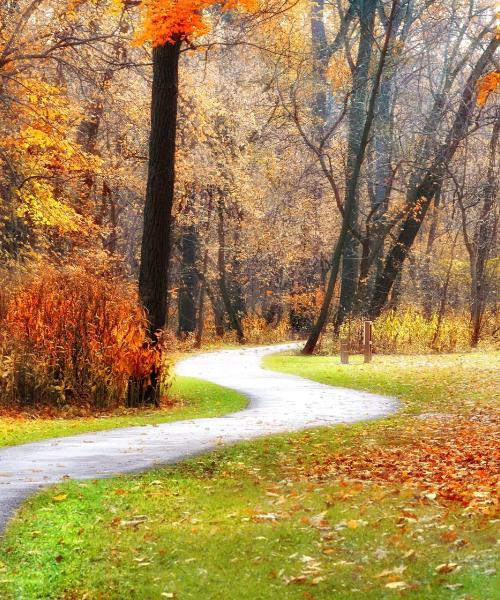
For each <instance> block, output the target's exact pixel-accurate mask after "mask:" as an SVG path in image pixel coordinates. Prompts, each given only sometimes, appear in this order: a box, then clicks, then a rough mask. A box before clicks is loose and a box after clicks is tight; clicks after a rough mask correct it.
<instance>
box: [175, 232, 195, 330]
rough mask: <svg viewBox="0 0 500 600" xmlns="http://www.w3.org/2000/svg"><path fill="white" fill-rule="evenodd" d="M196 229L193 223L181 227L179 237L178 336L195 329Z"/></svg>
mask: <svg viewBox="0 0 500 600" xmlns="http://www.w3.org/2000/svg"><path fill="white" fill-rule="evenodd" d="M198 244H199V242H198V231H197V229H196V226H195V225H187V226H185V227H183V228H182V232H181V239H180V253H181V265H180V286H179V296H178V307H179V336H181V337H183V336H185V335H187V334H190V333H193V332H194V331H195V329H196V298H197V296H198V276H197V271H196V260H197V255H198Z"/></svg>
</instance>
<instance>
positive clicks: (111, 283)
mask: <svg viewBox="0 0 500 600" xmlns="http://www.w3.org/2000/svg"><path fill="white" fill-rule="evenodd" d="M145 327H146V321H145V316H144V313H143V311H142V309H141V307H140V306H139V304H138V301H137V297H136V293H135V290H134V286H133V285H132V284H130V283H129V282H127V281H124V278H123V277H122V276H119V275H117V274H116V273H113V271H112V269H109V268H101V269H99V268H97V269H96V268H94V267H92V268H90V267H89V265H88V264H87V265H85V264H83V265H79V266H74V267H66V268H63V269H56V268H54V267H50V266H47V267H44V268H41V269H39V271H38V274H37V275H36V276H34V277H31V278H29V279H28V280H25V281H24V283H22V284H21V285H20V286H19V287H18V288H17V289H16V290H15V291H14V292H13V294H12V297H11V299H10V301H8V302H7V303H6V308H5V309H4V315H3V327H2V330H3V335H2V340H1V341H0V344H1V346H2V351H1V353H0V356H1V371H0V399H1V400H2V401H3V402H5V401H9V402H10V403H14V404H17V405H22V406H35V405H44V404H45V405H46V404H50V405H55V406H57V407H63V406H68V405H70V406H79V407H89V408H90V407H93V408H99V409H102V408H110V407H113V406H117V405H118V404H120V403H121V402H123V401H124V399H125V397H126V391H127V384H128V380H129V379H130V378H131V377H132V378H140V377H147V376H148V373H150V372H151V369H152V367H153V366H154V365H155V364H156V363H157V362H158V360H159V355H160V352H159V351H155V350H153V349H151V348H149V347H148V346H147V345H145V344H144V340H145Z"/></svg>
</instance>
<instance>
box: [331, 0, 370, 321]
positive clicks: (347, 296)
mask: <svg viewBox="0 0 500 600" xmlns="http://www.w3.org/2000/svg"><path fill="white" fill-rule="evenodd" d="M377 4H378V2H377V0H366V1H364V2H360V3H359V9H358V10H359V21H360V30H361V33H360V41H359V48H358V56H357V59H356V69H355V71H354V75H353V82H352V88H353V92H352V96H351V106H350V109H349V137H348V153H347V165H346V193H347V190H348V189H349V183H350V180H351V179H352V178H353V177H354V172H355V165H356V161H357V157H358V153H359V148H360V144H361V137H362V135H363V128H364V123H365V121H366V118H367V115H366V102H367V99H368V81H369V66H370V59H371V55H372V45H373V39H374V34H373V29H374V24H375V9H376V6H377ZM356 179H359V175H358V176H357V177H356ZM358 195H359V184H358V181H355V192H354V201H353V208H352V211H351V213H350V217H349V228H351V229H352V228H354V229H356V228H357V223H358ZM359 261H360V256H359V243H358V240H357V239H356V238H355V236H354V235H353V234H352V233H351V232H350V231H349V230H348V231H347V233H346V239H345V243H344V247H343V250H342V281H341V288H340V300H339V307H338V310H337V315H336V318H335V331H337V332H338V330H339V328H340V326H341V325H342V322H343V320H344V319H345V317H346V316H347V315H348V314H349V313H350V311H351V308H352V304H353V300H354V295H355V293H356V287H357V283H358V278H359Z"/></svg>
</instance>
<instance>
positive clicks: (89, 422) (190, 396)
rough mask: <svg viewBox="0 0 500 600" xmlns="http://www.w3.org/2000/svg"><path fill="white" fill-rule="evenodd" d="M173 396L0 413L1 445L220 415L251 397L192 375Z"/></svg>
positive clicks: (178, 382)
mask: <svg viewBox="0 0 500 600" xmlns="http://www.w3.org/2000/svg"><path fill="white" fill-rule="evenodd" d="M169 396H170V398H171V399H172V406H171V407H169V408H165V409H145V410H140V411H139V410H134V411H128V412H127V411H124V412H122V413H120V414H111V415H102V416H98V417H76V418H71V419H62V418H27V417H16V418H13V417H1V416H0V447H1V446H12V445H15V444H25V443H28V442H35V441H37V440H43V439H47V438H52V437H60V436H68V435H77V434H79V433H88V432H89V431H103V430H105V429H116V428H117V427H131V426H134V425H155V424H158V423H168V422H170V421H180V420H181V419H193V418H203V417H216V416H218V415H222V414H226V413H231V412H234V411H236V410H241V409H242V408H244V407H245V406H246V404H247V399H246V398H245V397H243V396H242V395H241V394H238V393H237V392H234V391H233V390H229V389H227V388H223V387H221V386H218V385H215V384H212V383H208V382H206V381H201V380H199V379H194V378H191V377H180V376H175V377H174V379H173V382H172V387H171V388H170V394H169Z"/></svg>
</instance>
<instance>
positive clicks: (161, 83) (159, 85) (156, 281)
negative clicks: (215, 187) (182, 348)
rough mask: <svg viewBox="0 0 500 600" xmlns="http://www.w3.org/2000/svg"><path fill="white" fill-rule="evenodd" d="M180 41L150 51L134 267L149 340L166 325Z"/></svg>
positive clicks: (153, 338) (154, 337) (154, 338)
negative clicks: (144, 170)
mask: <svg viewBox="0 0 500 600" xmlns="http://www.w3.org/2000/svg"><path fill="white" fill-rule="evenodd" d="M179 50H180V43H179V42H176V43H174V44H165V45H163V46H158V47H156V48H155V49H154V50H153V90H152V100H151V133H150V138H149V163H148V182H147V188H146V203H145V206H144V225H143V235H142V245H141V264H140V270H139V294H140V298H141V302H142V304H143V306H144V308H145V309H146V312H147V317H148V323H149V335H150V338H151V340H152V341H155V340H156V334H157V332H158V331H159V330H161V329H162V328H163V327H164V325H165V317H166V301H167V291H168V263H169V258H170V245H171V236H172V205H173V200H174V182H175V140H176V129H177V94H178V66H179Z"/></svg>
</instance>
